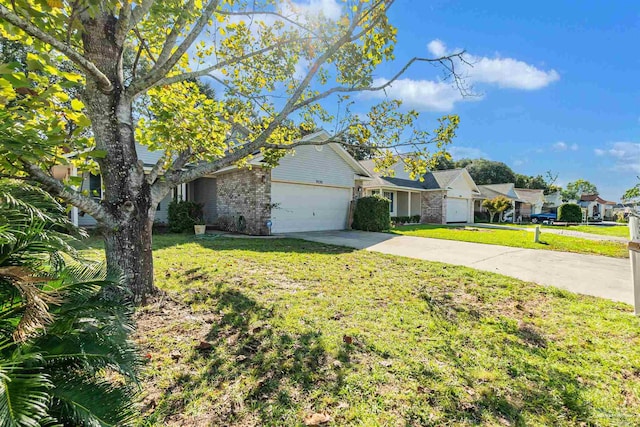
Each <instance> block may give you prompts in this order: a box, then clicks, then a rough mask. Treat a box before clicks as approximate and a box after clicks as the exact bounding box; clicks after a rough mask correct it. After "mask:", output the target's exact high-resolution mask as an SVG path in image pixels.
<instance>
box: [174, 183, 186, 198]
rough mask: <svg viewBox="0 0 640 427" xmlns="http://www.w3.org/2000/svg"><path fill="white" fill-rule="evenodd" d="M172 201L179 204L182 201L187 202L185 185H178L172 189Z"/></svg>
mask: <svg viewBox="0 0 640 427" xmlns="http://www.w3.org/2000/svg"><path fill="white" fill-rule="evenodd" d="M173 200H174V201H176V202H179V201H182V200H188V198H187V184H180V185H178V186H177V187H175V188H174V189H173Z"/></svg>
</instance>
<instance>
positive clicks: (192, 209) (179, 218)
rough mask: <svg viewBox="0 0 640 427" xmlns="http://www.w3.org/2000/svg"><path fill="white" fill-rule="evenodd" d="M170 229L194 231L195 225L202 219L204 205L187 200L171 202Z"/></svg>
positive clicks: (178, 231)
mask: <svg viewBox="0 0 640 427" xmlns="http://www.w3.org/2000/svg"><path fill="white" fill-rule="evenodd" d="M168 219H169V230H170V231H171V232H173V233H184V232H185V231H193V226H194V225H195V224H197V223H198V222H200V221H202V205H201V204H200V203H196V202H190V201H186V200H180V201H173V202H171V203H169V210H168Z"/></svg>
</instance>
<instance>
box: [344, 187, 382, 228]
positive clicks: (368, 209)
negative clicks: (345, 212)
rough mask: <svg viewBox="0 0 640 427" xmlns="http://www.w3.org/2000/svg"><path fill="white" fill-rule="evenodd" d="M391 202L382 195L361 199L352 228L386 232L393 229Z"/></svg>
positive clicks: (354, 214)
mask: <svg viewBox="0 0 640 427" xmlns="http://www.w3.org/2000/svg"><path fill="white" fill-rule="evenodd" d="M389 203H391V201H390V200H389V199H386V198H384V197H382V196H380V195H377V194H376V195H373V196H370V197H361V198H359V199H358V201H357V202H356V209H355V212H354V213H353V224H352V225H351V226H352V228H354V229H356V230H364V231H385V230H388V229H389V228H390V227H391V215H390V214H389Z"/></svg>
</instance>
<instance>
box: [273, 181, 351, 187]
mask: <svg viewBox="0 0 640 427" xmlns="http://www.w3.org/2000/svg"><path fill="white" fill-rule="evenodd" d="M274 182H279V183H281V184H299V185H310V186H312V187H331V188H346V189H349V188H353V186H348V185H334V184H319V183H317V182H300V181H287V180H285V179H272V180H271V183H274Z"/></svg>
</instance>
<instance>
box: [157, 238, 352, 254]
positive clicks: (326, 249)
mask: <svg viewBox="0 0 640 427" xmlns="http://www.w3.org/2000/svg"><path fill="white" fill-rule="evenodd" d="M186 244H196V245H198V246H200V247H202V248H206V249H213V250H240V251H242V250H246V251H254V252H274V253H299V254H314V253H320V254H326V255H332V254H343V253H350V252H354V251H356V249H353V248H349V247H346V246H336V245H328V244H324V243H317V242H310V241H306V240H300V239H293V238H278V239H267V238H251V237H247V238H243V237H236V238H230V237H218V238H215V239H198V238H195V237H194V236H189V235H178V236H177V237H170V238H157V239H154V242H153V248H154V250H160V249H166V248H178V247H180V246H181V245H186ZM185 249H186V248H185Z"/></svg>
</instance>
